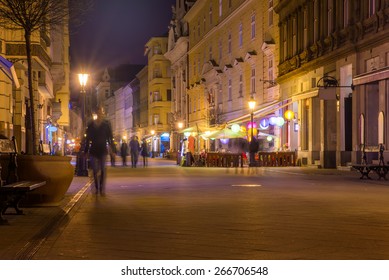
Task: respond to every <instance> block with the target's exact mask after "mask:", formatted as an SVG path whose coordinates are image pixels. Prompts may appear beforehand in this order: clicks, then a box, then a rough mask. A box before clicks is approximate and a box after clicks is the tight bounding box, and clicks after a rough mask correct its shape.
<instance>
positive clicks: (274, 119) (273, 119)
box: [269, 117, 277, 125]
mask: <svg viewBox="0 0 389 280" xmlns="http://www.w3.org/2000/svg"><path fill="white" fill-rule="evenodd" d="M269 124H270V125H277V117H270V119H269Z"/></svg>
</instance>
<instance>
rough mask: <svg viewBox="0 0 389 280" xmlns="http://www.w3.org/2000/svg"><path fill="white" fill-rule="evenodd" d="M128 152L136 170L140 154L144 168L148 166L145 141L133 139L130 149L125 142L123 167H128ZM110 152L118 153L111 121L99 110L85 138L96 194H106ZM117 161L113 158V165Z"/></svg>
mask: <svg viewBox="0 0 389 280" xmlns="http://www.w3.org/2000/svg"><path fill="white" fill-rule="evenodd" d="M128 150H130V153H131V164H132V167H133V168H135V167H136V165H137V163H138V158H139V153H140V154H141V155H142V156H143V166H147V157H148V151H147V144H146V141H143V142H142V144H141V145H140V144H139V141H138V137H136V136H134V137H132V139H131V141H130V143H129V147H128V146H127V143H125V141H123V143H122V146H121V155H122V159H123V166H126V165H127V164H126V157H127V153H128ZM108 151H109V152H112V151H116V149H115V144H114V142H113V134H112V127H111V124H110V123H109V121H107V120H105V119H104V109H103V108H99V110H98V111H97V114H96V118H95V119H94V120H92V121H91V122H89V123H88V126H87V130H86V138H85V149H84V152H85V153H86V154H88V155H89V159H90V167H91V169H92V171H93V179H94V185H95V192H96V194H101V195H104V194H105V181H106V158H107V155H108ZM112 163H113V164H114V163H115V161H114V159H112V157H111V164H112Z"/></svg>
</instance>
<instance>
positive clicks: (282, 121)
mask: <svg viewBox="0 0 389 280" xmlns="http://www.w3.org/2000/svg"><path fill="white" fill-rule="evenodd" d="M284 124H285V120H284V118H283V117H278V118H277V123H276V125H277V126H279V127H281V126H283V125H284Z"/></svg>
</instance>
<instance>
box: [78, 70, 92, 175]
mask: <svg viewBox="0 0 389 280" xmlns="http://www.w3.org/2000/svg"><path fill="white" fill-rule="evenodd" d="M88 77H89V75H88V74H78V80H79V82H80V86H81V91H80V93H81V95H82V103H83V104H82V134H83V135H84V137H83V140H82V142H81V143H82V144H81V148H80V151H79V152H78V154H77V160H76V170H75V171H76V175H77V176H88V167H87V160H86V155H85V154H84V149H85V129H86V118H85V102H86V90H85V87H86V83H87V82H88Z"/></svg>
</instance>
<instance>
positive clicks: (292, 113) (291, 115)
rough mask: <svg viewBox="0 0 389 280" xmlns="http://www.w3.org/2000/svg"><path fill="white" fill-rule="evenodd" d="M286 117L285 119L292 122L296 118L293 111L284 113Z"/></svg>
mask: <svg viewBox="0 0 389 280" xmlns="http://www.w3.org/2000/svg"><path fill="white" fill-rule="evenodd" d="M284 117H285V119H287V120H288V121H290V120H292V119H293V118H294V112H293V111H291V110H286V111H285V113H284Z"/></svg>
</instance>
